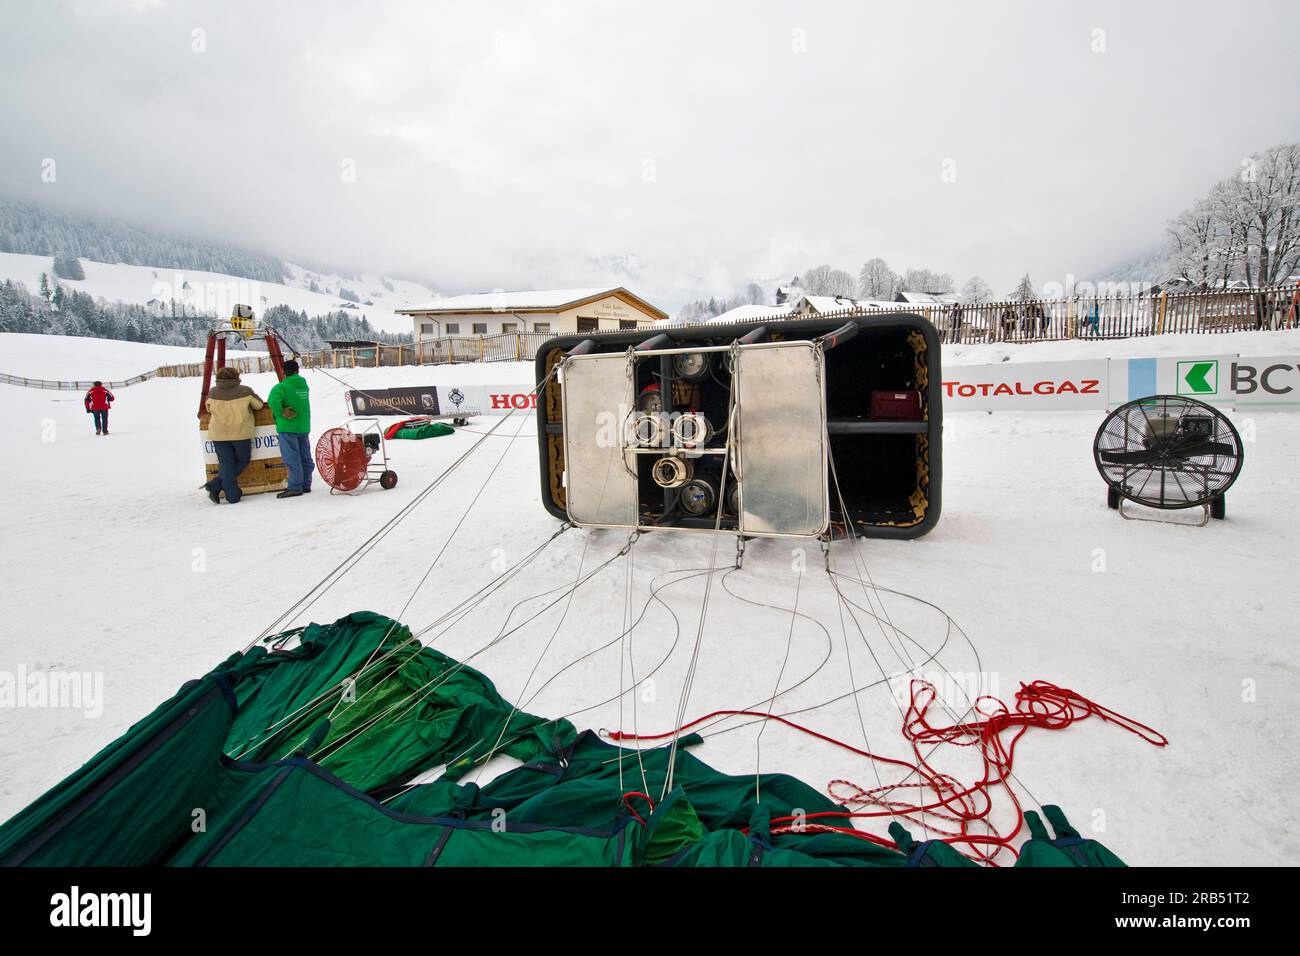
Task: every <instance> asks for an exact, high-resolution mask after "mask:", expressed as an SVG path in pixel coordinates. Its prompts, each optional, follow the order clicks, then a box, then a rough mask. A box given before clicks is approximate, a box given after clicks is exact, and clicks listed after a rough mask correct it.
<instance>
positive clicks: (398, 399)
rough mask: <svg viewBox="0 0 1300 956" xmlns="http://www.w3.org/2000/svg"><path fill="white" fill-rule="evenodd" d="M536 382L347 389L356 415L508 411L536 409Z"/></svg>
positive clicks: (453, 414)
mask: <svg viewBox="0 0 1300 956" xmlns="http://www.w3.org/2000/svg"><path fill="white" fill-rule="evenodd" d="M532 391H533V386H532V385H526V384H519V385H422V386H412V387H407V388H369V389H366V390H365V391H364V392H362V391H351V392H346V393H345V398H346V399H347V402H348V407H349V408H350V409H351V411H352V414H354V415H401V416H404V417H407V418H409V417H412V416H415V415H441V416H443V417H455V416H457V415H504V414H506V413H507V412H510V411H519V410H523V409H534V408H536V407H537V397H536V396H535V395H533V394H532Z"/></svg>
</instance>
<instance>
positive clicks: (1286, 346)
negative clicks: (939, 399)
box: [943, 329, 1300, 366]
mask: <svg viewBox="0 0 1300 956" xmlns="http://www.w3.org/2000/svg"><path fill="white" fill-rule="evenodd" d="M1297 352H1300V329H1291V330H1288V331H1283V332H1224V333H1222V334H1213V335H1206V334H1201V335H1194V334H1183V335H1147V336H1135V337H1133V338H1128V339H1066V340H1062V341H1060V342H1028V343H1025V344H1023V345H1021V344H1018V343H1008V342H991V343H972V344H967V345H960V344H955V345H945V346H944V347H943V364H944V365H945V366H948V365H983V364H992V363H995V362H1067V361H1074V360H1076V359H1097V358H1114V359H1123V358H1158V357H1160V356H1162V355H1204V354H1207V353H1209V354H1214V355H1231V354H1237V355H1244V356H1264V355H1290V354H1293V353H1297Z"/></svg>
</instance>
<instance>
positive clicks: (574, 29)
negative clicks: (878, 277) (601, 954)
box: [0, 0, 1300, 309]
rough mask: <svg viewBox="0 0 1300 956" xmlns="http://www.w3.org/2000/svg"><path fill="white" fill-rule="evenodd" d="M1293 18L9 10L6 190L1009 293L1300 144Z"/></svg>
mask: <svg viewBox="0 0 1300 956" xmlns="http://www.w3.org/2000/svg"><path fill="white" fill-rule="evenodd" d="M1297 27H1300V8H1297V7H1296V5H1295V4H1293V3H1286V2H1246V3H1238V4H1233V5H1224V4H1222V3H1206V2H1199V0H1194V2H1181V3H1143V4H1132V3H1122V2H1117V3H1112V4H1091V5H1089V7H1088V8H1086V9H1083V8H1077V7H1076V6H1075V5H1071V4H1066V3H1055V2H1050V3H1042V2H1003V3H996V4H995V3H960V2H950V3H928V4H924V5H920V4H918V5H915V6H912V5H905V4H889V5H876V4H860V5H849V4H831V3H826V4H821V3H818V4H800V5H796V4H789V3H776V2H757V3H740V2H719V3H709V4H698V3H697V4H689V3H678V2H665V3H660V4H656V5H654V6H653V8H650V7H646V6H644V5H634V4H597V3H537V2H529V3H525V2H517V3H496V4H491V5H485V4H452V3H372V4H357V3H341V2H337V3H336V2H310V3H308V2H297V3H293V2H277V3H274V4H266V3H253V2H229V0H226V2H219V3H218V2H212V3H170V2H162V0H159V2H147V0H136V2H127V3H118V4H99V3H89V2H73V0H53V2H47V3H40V4H12V3H11V4H5V5H4V7H3V10H0V57H3V61H4V63H5V83H4V84H3V85H2V86H0V109H2V110H3V116H4V119H5V127H6V134H5V136H4V137H2V138H0V191H2V192H3V193H5V194H6V195H8V196H11V197H12V198H16V199H21V200H25V201H30V202H37V203H40V204H42V205H44V206H48V207H50V208H55V209H60V210H65V211H70V212H78V213H82V212H84V213H93V214H96V215H104V216H111V217H120V218H123V219H127V220H130V221H135V222H141V223H146V224H150V225H152V226H155V227H157V228H159V229H161V230H165V231H170V232H175V233H179V234H182V235H193V236H199V237H206V238H212V239H217V240H220V241H222V242H225V243H230V244H234V245H238V246H241V247H246V248H251V249H255V250H259V251H263V252H265V253H268V254H270V255H272V256H275V257H279V258H281V259H285V260H289V261H294V262H301V261H308V262H318V263H328V264H330V265H331V266H332V267H334V268H340V269H356V270H361V269H374V270H384V271H387V272H389V273H390V274H391V273H401V274H406V275H410V276H413V277H419V278H421V279H423V280H425V281H428V282H430V283H434V284H436V285H437V287H438V288H440V289H442V290H444V291H446V292H449V293H450V292H459V291H469V290H482V289H492V288H526V287H535V286H543V287H577V286H586V285H592V284H596V283H600V282H605V281H610V282H616V283H625V284H629V285H634V286H635V288H637V290H638V291H639V292H642V293H643V294H645V295H647V296H648V297H650V298H651V299H652V300H654V301H656V302H657V303H659V304H661V305H663V306H664V307H666V308H669V309H674V308H676V307H677V306H678V305H680V304H681V303H682V302H684V301H686V300H687V299H691V298H695V297H698V296H708V295H712V294H728V293H730V292H732V291H734V290H736V289H737V288H740V287H741V286H742V285H743V283H744V282H746V281H747V280H749V279H752V278H760V279H771V278H773V277H780V276H785V275H787V273H788V274H793V273H794V272H795V271H796V270H799V269H802V268H805V267H807V266H812V265H816V264H818V263H831V264H833V265H835V266H836V267H837V268H841V269H846V270H849V271H851V272H853V274H855V275H856V272H857V270H858V268H859V267H860V266H861V264H862V263H863V262H864V261H865V260H867V259H869V258H871V257H873V256H883V257H885V258H886V259H888V260H889V262H890V264H891V265H892V266H893V267H894V268H896V269H898V270H900V271H901V270H903V269H906V268H912V267H915V268H928V269H934V270H938V271H941V272H945V273H950V274H952V275H953V276H955V277H956V280H957V282H958V284H960V283H961V282H962V281H964V280H965V279H966V278H967V277H969V276H970V275H973V274H979V275H981V276H983V277H984V278H986V279H987V280H988V281H989V283H990V284H991V285H992V286H993V287H994V288H995V289H998V290H1001V289H1003V288H1007V289H1009V288H1011V287H1012V286H1014V284H1015V282H1016V281H1017V279H1018V278H1019V277H1020V276H1021V275H1022V274H1023V273H1026V272H1028V273H1031V274H1032V275H1033V277H1034V279H1035V280H1036V281H1037V282H1039V283H1043V282H1047V281H1058V282H1062V281H1064V279H1065V276H1066V274H1067V273H1074V274H1076V275H1088V274H1089V273H1091V272H1095V271H1097V270H1102V269H1105V268H1107V267H1109V266H1112V265H1113V264H1115V263H1120V262H1125V261H1127V260H1129V259H1130V258H1132V257H1135V256H1138V255H1141V254H1144V253H1146V252H1147V251H1149V249H1150V248H1151V247H1152V246H1153V245H1158V244H1159V242H1160V238H1161V235H1162V233H1163V230H1164V226H1165V223H1166V221H1167V220H1168V219H1169V218H1170V217H1172V216H1173V215H1175V214H1176V213H1178V212H1179V211H1180V210H1181V209H1183V208H1184V207H1185V206H1186V205H1187V203H1188V202H1189V201H1190V200H1191V199H1192V198H1193V197H1195V196H1198V195H1200V194H1202V193H1203V192H1204V191H1205V190H1206V188H1208V186H1209V185H1210V184H1211V183H1213V182H1214V181H1216V180H1218V179H1220V178H1222V177H1223V176H1225V175H1229V174H1231V172H1232V170H1234V169H1235V168H1237V166H1238V164H1239V163H1240V162H1241V159H1242V158H1243V157H1245V156H1247V155H1249V154H1251V153H1253V152H1255V151H1257V150H1260V149H1264V148H1266V147H1268V146H1271V145H1273V144H1275V143H1278V142H1283V141H1290V140H1295V139H1297V138H1300V100H1298V99H1297V98H1296V97H1295V95H1294V91H1295V90H1296V89H1297V88H1300V57H1297V56H1296V55H1295V40H1294V38H1295V36H1296V28H1297ZM286 38H292V39H291V40H290V39H286ZM1210 60H1212V61H1213V64H1214V68H1213V69H1200V68H1198V67H1197V64H1198V63H1202V62H1207V61H1210ZM1226 77H1234V78H1236V82H1232V83H1229V82H1226V81H1225V79H1224V78H1226ZM1117 104H1118V105H1117Z"/></svg>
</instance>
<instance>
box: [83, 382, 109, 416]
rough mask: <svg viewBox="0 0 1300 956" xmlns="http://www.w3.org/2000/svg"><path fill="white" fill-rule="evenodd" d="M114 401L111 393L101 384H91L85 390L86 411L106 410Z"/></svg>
mask: <svg viewBox="0 0 1300 956" xmlns="http://www.w3.org/2000/svg"><path fill="white" fill-rule="evenodd" d="M113 402H114V398H113V393H112V392H110V391H109V390H108V389H106V388H105V387H104V386H103V385H92V386H91V387H90V391H88V392H86V411H88V412H106V411H108V406H109V405H112V404H113Z"/></svg>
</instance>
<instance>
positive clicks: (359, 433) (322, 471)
mask: <svg viewBox="0 0 1300 956" xmlns="http://www.w3.org/2000/svg"><path fill="white" fill-rule="evenodd" d="M376 452H378V453H379V456H380V463H379V464H372V463H371V459H372V458H373V457H374V455H375V453H376ZM316 472H317V474H319V475H320V477H321V480H322V481H324V482H325V484H327V485H329V486H330V493H331V494H333V493H334V492H336V491H338V492H343V493H345V494H348V493H352V492H355V491H358V490H360V489H361V488H363V487H364V486H366V485H368V484H370V483H371V482H378V484H379V487H380V488H383V489H385V490H387V489H389V488H393V487H395V486H396V485H397V472H395V471H391V470H390V469H389V467H388V451H387V449H386V448H385V447H384V436H383V432H382V431H381V429H380V428H379V420H378V419H374V418H357V419H353V420H352V421H350V422H348V423H347V424H346V425H344V426H343V427H342V428H331V429H329V430H328V431H326V432H325V434H323V435H321V436H320V439H319V440H318V441H317V442H316Z"/></svg>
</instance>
